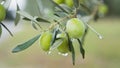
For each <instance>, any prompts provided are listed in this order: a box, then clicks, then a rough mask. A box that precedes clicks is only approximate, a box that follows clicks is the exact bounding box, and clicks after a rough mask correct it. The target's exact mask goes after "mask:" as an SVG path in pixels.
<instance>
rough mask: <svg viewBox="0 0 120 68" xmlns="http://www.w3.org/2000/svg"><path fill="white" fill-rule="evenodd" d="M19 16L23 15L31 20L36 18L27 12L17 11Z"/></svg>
mask: <svg viewBox="0 0 120 68" xmlns="http://www.w3.org/2000/svg"><path fill="white" fill-rule="evenodd" d="M17 13H18V14H20V15H22V16H23V17H25V18H28V19H30V20H34V17H33V16H31V15H30V14H29V13H27V12H25V11H17Z"/></svg>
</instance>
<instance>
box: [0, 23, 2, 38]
mask: <svg viewBox="0 0 120 68" xmlns="http://www.w3.org/2000/svg"><path fill="white" fill-rule="evenodd" d="M0 23H1V22H0ZM1 35H2V27H1V25H0V37H1Z"/></svg>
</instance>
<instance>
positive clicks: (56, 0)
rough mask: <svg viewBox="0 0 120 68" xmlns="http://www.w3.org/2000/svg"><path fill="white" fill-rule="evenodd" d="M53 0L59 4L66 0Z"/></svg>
mask: <svg viewBox="0 0 120 68" xmlns="http://www.w3.org/2000/svg"><path fill="white" fill-rule="evenodd" d="M53 1H54V2H55V3H57V4H62V3H63V2H64V0H53Z"/></svg>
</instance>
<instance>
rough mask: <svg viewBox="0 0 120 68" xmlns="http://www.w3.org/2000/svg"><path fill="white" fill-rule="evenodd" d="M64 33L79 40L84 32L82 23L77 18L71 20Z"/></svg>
mask: <svg viewBox="0 0 120 68" xmlns="http://www.w3.org/2000/svg"><path fill="white" fill-rule="evenodd" d="M66 31H67V33H68V34H69V36H70V37H71V38H76V39H77V38H80V37H81V36H82V35H83V34H84V32H85V26H84V23H83V22H82V21H81V20H79V19H78V18H72V19H70V20H68V22H67V24H66Z"/></svg>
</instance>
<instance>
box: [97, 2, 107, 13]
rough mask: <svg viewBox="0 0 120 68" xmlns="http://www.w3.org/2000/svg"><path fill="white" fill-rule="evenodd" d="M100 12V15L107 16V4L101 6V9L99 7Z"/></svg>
mask: <svg viewBox="0 0 120 68" xmlns="http://www.w3.org/2000/svg"><path fill="white" fill-rule="evenodd" d="M98 12H99V14H103V15H105V14H106V13H107V12H108V7H107V5H105V4H101V5H99V7H98Z"/></svg>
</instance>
